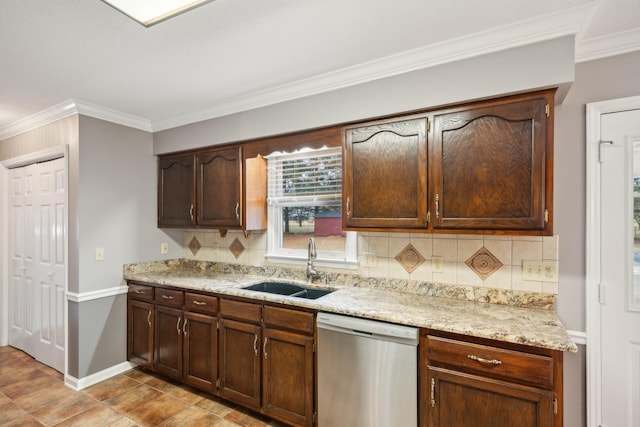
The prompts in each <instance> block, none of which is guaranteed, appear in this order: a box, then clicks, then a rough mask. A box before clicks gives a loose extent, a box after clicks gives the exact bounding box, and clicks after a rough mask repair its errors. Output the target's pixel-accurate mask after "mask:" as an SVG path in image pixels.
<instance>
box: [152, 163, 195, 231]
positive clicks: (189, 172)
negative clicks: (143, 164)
mask: <svg viewBox="0 0 640 427" xmlns="http://www.w3.org/2000/svg"><path fill="white" fill-rule="evenodd" d="M194 167H195V166H194V156H193V154H187V155H182V156H170V157H163V158H160V159H159V160H158V227H184V226H191V225H195V221H194V219H195V218H194V215H195V211H194V209H195V173H194Z"/></svg>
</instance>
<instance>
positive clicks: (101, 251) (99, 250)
mask: <svg viewBox="0 0 640 427" xmlns="http://www.w3.org/2000/svg"><path fill="white" fill-rule="evenodd" d="M96 261H104V248H96Z"/></svg>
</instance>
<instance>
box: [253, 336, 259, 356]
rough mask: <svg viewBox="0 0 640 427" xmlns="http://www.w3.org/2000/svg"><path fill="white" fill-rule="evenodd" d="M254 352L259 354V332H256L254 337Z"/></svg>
mask: <svg viewBox="0 0 640 427" xmlns="http://www.w3.org/2000/svg"><path fill="white" fill-rule="evenodd" d="M253 352H254V353H255V354H256V356H257V355H258V334H256V335H255V336H254V338H253Z"/></svg>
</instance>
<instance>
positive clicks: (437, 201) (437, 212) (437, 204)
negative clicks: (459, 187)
mask: <svg viewBox="0 0 640 427" xmlns="http://www.w3.org/2000/svg"><path fill="white" fill-rule="evenodd" d="M436 218H440V195H439V194H436Z"/></svg>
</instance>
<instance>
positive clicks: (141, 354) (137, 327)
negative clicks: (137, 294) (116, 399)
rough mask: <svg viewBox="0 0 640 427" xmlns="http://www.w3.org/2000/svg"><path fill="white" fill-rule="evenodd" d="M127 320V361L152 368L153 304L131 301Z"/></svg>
mask: <svg viewBox="0 0 640 427" xmlns="http://www.w3.org/2000/svg"><path fill="white" fill-rule="evenodd" d="M127 318H128V322H127V329H128V330H127V359H128V360H130V361H131V362H134V363H137V364H138V365H141V366H144V367H147V368H152V367H153V327H152V325H153V321H154V319H153V304H150V303H148V302H142V301H136V300H133V299H129V301H128V308H127Z"/></svg>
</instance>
